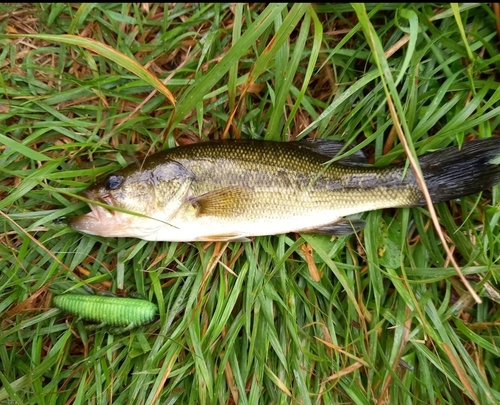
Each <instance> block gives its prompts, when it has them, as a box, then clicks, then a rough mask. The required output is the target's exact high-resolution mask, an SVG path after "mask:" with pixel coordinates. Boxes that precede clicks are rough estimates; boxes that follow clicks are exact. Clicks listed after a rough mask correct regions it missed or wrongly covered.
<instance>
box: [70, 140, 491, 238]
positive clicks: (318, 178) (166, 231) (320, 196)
mask: <svg viewBox="0 0 500 405" xmlns="http://www.w3.org/2000/svg"><path fill="white" fill-rule="evenodd" d="M342 146H343V144H341V143H340V144H339V143H338V142H335V141H316V142H310V141H300V142H268V141H213V142H206V143H196V144H192V145H187V146H181V147H177V148H173V149H169V150H165V151H162V152H160V153H157V154H155V155H152V156H150V157H148V158H147V159H146V160H145V161H144V163H143V165H142V166H141V167H137V166H134V165H131V166H128V167H126V168H125V169H122V170H118V171H116V172H114V173H112V174H110V175H108V176H106V177H105V178H104V179H102V180H100V181H98V182H97V183H95V184H94V185H92V186H91V187H90V188H88V189H87V190H86V191H85V196H86V197H87V198H88V199H89V200H92V201H95V202H97V203H100V205H97V204H91V205H90V207H91V209H92V211H91V212H90V213H88V214H86V215H82V216H79V217H74V218H72V219H71V220H70V226H71V227H72V228H73V229H75V230H78V231H80V232H84V233H89V234H93V235H100V236H105V237H135V238H141V239H145V240H150V241H181V242H188V241H245V240H248V237H251V236H259V235H275V234H282V233H287V232H303V233H323V234H332V235H344V234H349V233H353V232H355V231H357V230H359V229H361V228H362V227H363V226H364V222H363V221H361V220H351V221H347V220H345V219H344V217H345V216H347V215H352V214H357V213H360V212H364V211H370V210H376V209H381V208H389V207H412V206H421V205H425V200H424V197H423V195H422V192H421V191H420V189H419V187H418V185H417V182H416V180H415V176H414V174H413V171H412V169H411V168H409V169H408V170H405V168H404V165H403V164H401V165H391V166H387V167H382V168H378V167H373V166H369V165H366V161H365V160H364V157H363V155H362V154H359V153H357V154H353V155H352V156H350V157H348V158H346V159H343V160H339V161H337V162H335V163H330V164H329V163H328V162H329V161H330V160H331V159H332V157H334V156H335V155H336V154H337V153H338V152H339V150H340V148H341V147H342ZM498 155H500V138H488V139H481V140H476V141H472V142H468V143H466V144H464V145H463V146H462V148H461V149H459V148H458V147H449V148H446V149H443V150H441V151H438V152H434V153H430V154H427V155H424V156H422V157H420V159H419V160H420V165H421V168H422V172H423V174H424V178H425V181H426V184H427V187H428V189H429V192H430V194H431V197H432V200H433V202H434V203H438V202H442V201H447V200H450V199H455V198H460V197H463V196H465V195H468V194H473V193H476V192H479V191H481V190H484V189H486V188H489V187H491V186H492V185H495V184H497V183H500V166H499V165H497V164H493V163H490V161H491V160H492V159H493V158H495V157H496V156H498ZM114 208H116V209H118V211H117V210H116V209H114ZM134 213H135V215H134Z"/></svg>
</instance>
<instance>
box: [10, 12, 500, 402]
mask: <svg viewBox="0 0 500 405" xmlns="http://www.w3.org/2000/svg"><path fill="white" fill-rule="evenodd" d="M493 10H494V9H492V8H490V6H489V5H487V4H469V3H467V4H458V5H450V4H446V5H440V6H437V5H432V4H382V3H381V4H367V5H362V4H355V5H352V6H351V5H348V4H335V5H330V4H318V5H314V6H310V5H303V4H296V5H286V4H271V5H261V4H254V5H251V6H249V5H246V4H231V5H230V4H211V3H207V4H183V3H178V4H165V5H163V4H153V3H145V4H139V5H137V4H97V3H88V4H82V5H68V4H65V3H58V4H37V3H34V4H18V5H15V4H0V89H1V90H2V91H1V92H0V153H1V154H0V199H1V200H0V232H1V233H0V239H1V240H0V321H1V329H0V404H12V403H15V404H38V405H42V404H67V403H75V404H83V403H89V404H101V403H113V404H153V403H154V404H174V403H179V404H215V403H220V404H236V403H237V404H285V403H286V404H288V403H297V404H372V403H373V404H382V403H384V404H385V403H391V404H435V405H437V404H440V405H441V404H493V403H500V373H499V371H500V361H499V355H500V349H499V348H498V346H497V344H498V345H499V346H500V333H499V321H498V319H499V316H500V311H499V309H500V306H499V304H500V292H499V290H498V283H497V280H498V278H499V277H500V264H499V263H498V261H499V248H500V247H499V245H500V238H499V236H498V235H499V234H500V224H499V220H500V212H499V209H498V204H499V198H500V194H499V192H500V187H498V186H496V187H494V188H493V189H491V190H486V191H484V192H483V193H482V194H480V195H473V196H470V197H467V198H463V199H461V200H456V201H452V202H449V203H442V204H439V205H437V206H436V211H437V214H438V217H439V221H440V226H441V229H442V231H443V233H444V236H445V238H446V241H447V244H448V246H449V247H450V249H451V251H452V252H453V256H454V258H455V260H456V261H457V262H458V264H459V266H460V271H461V273H462V274H463V275H464V276H465V277H466V278H467V282H468V283H470V285H471V286H472V288H474V289H475V291H476V292H477V293H478V295H479V296H480V298H481V301H482V302H481V303H478V302H476V301H475V300H474V297H473V296H472V295H471V294H470V292H468V291H467V290H466V288H465V286H464V284H463V283H462V282H461V281H460V279H459V278H458V277H457V273H456V271H455V270H454V269H453V266H452V265H451V264H450V260H449V259H448V256H447V254H446V252H445V249H444V247H443V244H442V242H441V240H440V238H439V237H438V235H437V233H436V231H435V229H434V228H433V224H432V221H431V215H430V213H429V211H428V209H427V208H426V207H424V208H412V209H409V208H405V209H388V210H384V211H374V212H369V213H366V214H363V215H362V218H363V219H365V220H366V222H367V227H366V228H365V229H364V230H363V231H362V232H360V233H358V234H357V235H352V236H347V237H337V238H329V237H327V236H320V235H297V234H288V235H278V236H271V237H257V238H255V239H253V240H252V242H250V243H239V242H236V243H212V244H210V243H168V242H159V243H153V242H145V241H141V240H136V239H118V238H110V239H105V238H101V237H95V236H89V235H82V234H79V233H76V232H74V231H72V230H70V229H68V228H67V226H66V225H65V224H64V222H63V223H57V222H54V220H56V219H58V218H60V217H70V216H73V215H78V214H82V213H84V212H87V210H88V208H87V204H86V203H85V202H84V201H82V200H80V199H78V198H77V197H76V196H77V195H78V194H79V193H80V192H81V191H83V190H84V189H85V188H87V187H88V186H89V185H90V184H91V183H92V182H93V181H94V180H95V179H96V178H97V177H99V176H100V175H102V174H104V173H108V172H110V171H112V170H114V169H117V168H119V167H123V166H126V165H127V164H128V163H130V162H133V161H134V159H138V160H141V159H143V158H144V157H145V156H147V155H150V154H151V153H154V152H157V151H160V150H162V149H165V148H169V147H174V146H175V145H182V144H186V143H191V142H197V141H200V140H212V139H221V138H243V139H246V138H254V139H268V140H280V141H293V140H299V139H304V138H324V139H336V140H342V141H344V142H346V143H347V144H349V145H351V146H352V147H353V149H352V150H353V151H357V150H361V149H363V151H364V152H365V153H366V154H367V156H368V158H369V161H370V162H371V163H374V164H376V165H382V166H383V165H388V164H391V163H393V162H395V161H402V160H404V158H405V154H404V148H403V146H402V143H401V141H402V139H405V140H406V142H407V143H408V148H409V149H408V151H409V153H410V154H411V155H412V156H418V155H421V154H423V153H426V152H429V151H431V150H438V149H441V148H444V147H446V146H449V145H452V144H461V143H463V142H465V141H467V140H470V139H473V138H484V137H489V136H492V135H498V133H499V132H500V128H499V125H500V86H499V77H500V76H499V70H498V69H499V67H500V58H499V57H498V41H499V33H498V32H497V27H496V25H495V24H496V22H495V21H496V20H495V12H494V11H493ZM103 45H106V46H108V47H111V50H110V49H109V48H107V47H106V46H103ZM148 72H149V73H148ZM399 127H400V128H401V130H398V128H399ZM89 291H94V292H97V291H111V292H113V293H117V294H118V295H130V294H135V293H138V294H139V295H141V296H142V297H144V298H145V299H148V300H151V301H153V302H155V303H158V306H159V317H158V319H157V320H156V321H155V322H153V323H152V324H150V325H147V326H143V327H141V328H138V329H136V330H133V331H131V332H128V333H125V334H118V335H112V334H109V333H108V329H107V328H101V329H97V330H89V329H87V328H86V326H87V325H88V323H86V322H82V321H81V320H78V319H76V318H73V317H71V316H69V315H67V314H64V313H62V312H61V311H59V310H58V309H55V308H53V306H52V304H51V297H52V296H53V295H54V294H61V293H64V292H75V293H77V292H78V293H85V292H89Z"/></svg>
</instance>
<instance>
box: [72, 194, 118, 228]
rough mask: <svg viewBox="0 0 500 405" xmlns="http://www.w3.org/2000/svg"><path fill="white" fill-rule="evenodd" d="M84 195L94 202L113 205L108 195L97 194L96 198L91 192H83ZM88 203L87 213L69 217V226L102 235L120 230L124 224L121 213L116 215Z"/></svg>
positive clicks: (110, 210) (109, 210)
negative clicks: (88, 210)
mask: <svg viewBox="0 0 500 405" xmlns="http://www.w3.org/2000/svg"><path fill="white" fill-rule="evenodd" d="M85 197H87V198H88V199H89V200H92V201H95V202H102V203H103V204H106V205H109V206H113V202H112V200H111V198H109V196H98V197H97V198H96V196H95V195H93V194H92V193H85ZM88 205H89V207H90V210H91V211H90V212H89V213H87V214H84V215H80V216H76V217H73V218H70V220H69V222H68V223H69V226H70V227H71V228H72V229H74V230H75V231H79V232H85V233H90V234H93V235H103V236H104V235H108V234H109V232H110V231H115V230H120V229H123V228H124V227H125V226H126V223H124V221H123V215H117V214H119V213H118V212H116V211H114V210H112V209H107V208H105V207H103V206H101V205H97V204H92V203H90V202H89V203H88ZM125 222H126V221H125Z"/></svg>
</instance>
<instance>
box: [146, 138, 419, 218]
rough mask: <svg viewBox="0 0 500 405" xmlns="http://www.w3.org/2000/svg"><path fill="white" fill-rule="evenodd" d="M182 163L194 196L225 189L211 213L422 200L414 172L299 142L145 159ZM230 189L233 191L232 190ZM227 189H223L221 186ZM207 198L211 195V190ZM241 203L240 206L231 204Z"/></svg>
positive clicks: (190, 149) (209, 146)
mask: <svg viewBox="0 0 500 405" xmlns="http://www.w3.org/2000/svg"><path fill="white" fill-rule="evenodd" d="M166 158H168V159H172V160H175V161H176V162H179V163H180V164H181V165H182V166H184V167H185V168H186V169H188V170H189V171H191V172H192V173H193V174H194V179H195V180H194V182H193V185H192V187H193V189H194V190H195V194H196V195H204V194H205V193H211V192H215V191H216V190H226V191H227V193H228V194H227V196H228V197H229V198H219V199H216V201H218V202H219V205H218V206H217V208H218V209H215V210H214V211H213V212H212V214H213V215H219V216H228V215H231V213H232V215H233V216H241V215H246V216H247V217H248V216H249V215H250V216H256V217H257V216H259V217H261V216H262V215H266V213H267V214H269V215H271V213H273V214H274V215H276V213H277V212H276V211H277V210H279V209H281V208H282V209H284V210H286V211H287V213H290V212H293V211H295V212H296V214H297V215H300V213H302V212H304V211H308V210H313V209H325V210H327V209H332V208H337V209H342V208H346V209H348V208H349V207H353V206H356V207H359V208H360V210H363V209H374V208H380V207H384V206H394V205H399V206H409V205H413V204H415V203H416V202H417V201H419V200H420V199H421V193H420V191H419V189H418V187H417V185H416V182H415V180H414V177H413V175H412V173H411V171H408V173H407V176H406V177H404V178H403V169H402V167H398V166H390V167H385V168H374V167H361V166H355V165H350V166H345V165H341V164H337V163H332V164H327V162H328V161H329V160H330V157H328V156H326V155H322V154H319V153H316V152H315V151H313V150H311V149H310V148H309V147H304V146H302V145H300V143H296V142H290V143H286V142H285V143H277V142H262V141H257V142H252V141H232V142H231V141H223V142H210V143H199V144H193V145H189V146H184V147H181V148H174V149H170V150H166V151H164V152H161V153H159V154H156V155H153V156H152V157H150V158H149V159H147V160H146V164H145V168H146V167H148V166H149V167H155V166H157V165H158V164H159V163H160V162H161V161H162V160H164V159H166ZM231 190H232V191H231ZM223 193H224V191H223ZM207 197H211V196H210V195H208V196H207ZM233 207H238V209H233V210H231V209H228V208H233Z"/></svg>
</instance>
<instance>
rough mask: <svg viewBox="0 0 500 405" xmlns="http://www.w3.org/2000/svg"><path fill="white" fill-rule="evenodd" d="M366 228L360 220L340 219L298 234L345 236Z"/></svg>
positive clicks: (364, 223)
mask: <svg viewBox="0 0 500 405" xmlns="http://www.w3.org/2000/svg"><path fill="white" fill-rule="evenodd" d="M365 226H366V222H365V221H363V220H362V219H345V218H344V219H341V220H339V221H336V222H333V223H331V224H327V225H323V226H320V227H317V228H309V229H304V230H302V231H300V233H315V234H320V235H335V236H345V235H352V234H354V233H356V232H359V231H360V230H361V229H363V228H364V227H365Z"/></svg>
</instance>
